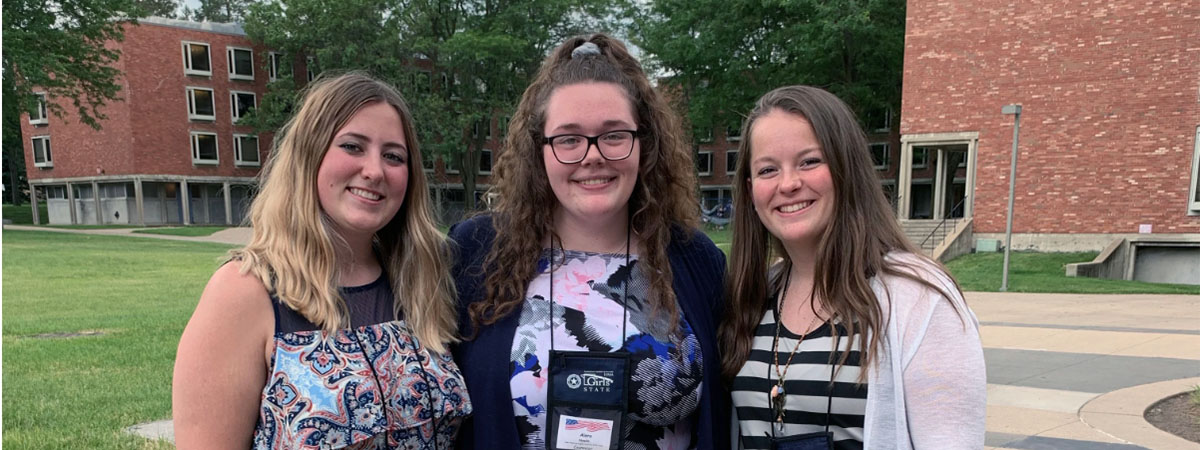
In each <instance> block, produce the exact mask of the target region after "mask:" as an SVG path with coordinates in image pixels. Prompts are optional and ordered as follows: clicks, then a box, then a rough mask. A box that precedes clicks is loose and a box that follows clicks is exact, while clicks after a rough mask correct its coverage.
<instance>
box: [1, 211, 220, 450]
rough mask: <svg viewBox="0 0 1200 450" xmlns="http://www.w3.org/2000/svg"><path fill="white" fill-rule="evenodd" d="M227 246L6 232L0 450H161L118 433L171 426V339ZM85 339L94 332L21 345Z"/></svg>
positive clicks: (157, 444) (154, 443)
mask: <svg viewBox="0 0 1200 450" xmlns="http://www.w3.org/2000/svg"><path fill="white" fill-rule="evenodd" d="M228 248H229V247H227V246H223V245H219V244H208V243H193V242H181V241H165V240H158V239H131V238H128V237H119V236H96V235H78V234H62V233H51V232H40V231H17V230H9V231H6V232H5V233H4V244H3V254H4V268H3V278H4V309H5V311H4V324H3V345H4V353H3V363H4V384H3V398H4V409H5V413H6V414H5V420H4V423H3V427H4V429H3V447H4V448H7V449H33V448H88V449H127V448H172V447H171V446H170V445H169V444H166V443H163V442H158V441H148V440H145V439H142V438H139V437H135V436H131V435H127V434H125V433H124V432H123V431H122V430H123V429H124V428H125V427H128V426H130V425H134V424H137V423H142V422H148V421H153V420H161V419H165V418H169V417H170V415H171V369H172V366H173V364H174V359H175V348H176V345H177V344H178V342H179V336H180V333H182V331H183V327H184V325H185V324H186V323H187V320H188V318H189V317H190V315H191V312H192V310H193V309H194V308H195V305H196V301H197V299H198V298H199V296H200V292H201V291H202V290H203V288H204V284H205V282H206V280H208V277H209V276H210V275H211V274H212V272H213V270H215V269H216V267H217V265H218V261H219V257H220V256H221V255H223V254H224V253H225V251H226V250H227V249H228ZM87 330H99V331H103V332H104V333H105V334H103V335H99V336H85V337H75V338H35V337H32V336H34V335H38V334H45V333H70V332H78V331H87Z"/></svg>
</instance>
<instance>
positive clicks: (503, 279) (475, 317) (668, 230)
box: [469, 34, 699, 328]
mask: <svg viewBox="0 0 1200 450" xmlns="http://www.w3.org/2000/svg"><path fill="white" fill-rule="evenodd" d="M588 42H591V43H593V44H595V45H596V46H597V47H599V49H600V53H599V54H593V55H580V56H576V57H572V56H571V54H572V52H573V51H574V50H575V48H576V47H579V46H580V45H583V44H585V43H588ZM588 82H603V83H614V84H616V85H618V86H620V87H621V88H622V90H623V91H624V92H625V94H626V95H627V97H628V98H629V101H630V103H631V104H632V105H633V109H634V115H635V118H634V120H635V121H636V122H637V128H638V130H639V135H638V139H639V140H640V142H641V159H640V161H639V163H638V164H639V167H638V180H637V183H636V185H635V186H634V189H633V193H632V194H631V195H630V197H629V207H630V208H629V210H630V214H631V217H630V219H629V220H630V223H631V225H632V227H631V231H632V233H634V235H635V236H637V237H638V239H640V240H641V241H642V249H641V260H642V261H643V262H644V263H643V264H639V266H641V270H642V273H643V274H644V275H645V276H646V277H647V279H648V280H650V292H651V293H650V298H649V303H650V305H651V312H652V314H667V315H666V316H665V317H673V316H674V315H676V314H678V309H677V306H676V300H675V291H674V289H673V288H672V286H671V280H672V275H671V265H670V263H669V262H668V260H667V254H666V249H667V245H668V244H669V243H670V240H671V239H672V227H681V228H683V229H693V228H695V227H696V226H697V225H698V221H699V212H698V210H697V206H696V205H697V200H696V175H695V172H694V170H693V167H694V163H693V161H692V155H691V152H690V151H689V149H688V146H687V143H686V141H685V140H684V137H683V136H684V134H683V132H682V128H681V126H680V121H679V118H678V116H677V115H676V114H675V111H674V110H672V109H671V106H670V104H669V103H668V102H667V100H666V99H665V98H664V97H663V96H662V95H660V94H659V93H658V92H656V91H655V89H654V87H653V86H651V85H650V80H649V79H648V78H647V77H646V73H645V72H644V71H643V70H642V66H641V64H640V63H638V61H637V60H636V59H634V58H633V56H631V55H630V54H629V52H628V50H626V49H625V45H624V44H622V43H621V42H620V41H619V40H617V39H614V38H612V37H609V36H607V35H604V34H594V35H592V36H589V37H582V36H579V37H574V38H571V39H568V40H567V41H566V42H564V43H563V44H562V45H560V46H558V48H556V49H554V51H553V52H551V53H550V56H549V57H547V58H546V61H545V62H543V63H542V66H541V68H540V69H539V70H538V73H537V75H536V77H535V78H534V80H533V83H531V84H530V85H529V87H528V88H527V89H525V93H524V95H522V96H521V102H520V104H518V105H517V111H516V114H513V117H512V120H511V121H510V122H509V126H508V134H507V136H505V138H504V147H503V151H502V152H500V154H499V156H498V158H497V161H496V166H495V168H494V169H493V173H492V177H493V178H492V180H493V184H492V188H491V189H490V193H491V194H497V195H495V198H496V199H497V201H496V202H495V203H494V204H493V205H492V221H493V224H494V226H495V228H496V239H495V241H494V243H493V244H492V248H491V249H490V251H489V252H488V255H487V258H486V259H485V261H484V267H485V268H486V271H487V276H486V278H485V281H484V285H485V286H486V297H485V298H484V301H482V302H478V303H475V304H472V305H471V307H470V310H469V313H470V317H471V323H472V326H473V328H478V327H479V326H482V325H491V324H493V323H495V322H496V321H498V320H500V319H501V318H503V317H505V316H507V315H508V314H511V313H512V312H513V311H514V310H515V309H517V308H518V306H519V305H520V304H521V303H522V302H523V301H524V298H525V291H526V289H527V288H528V286H529V283H530V282H531V281H532V280H533V278H534V277H535V276H536V275H537V274H536V273H535V269H536V264H535V261H537V258H538V257H539V255H540V254H541V252H542V243H543V242H546V240H547V238H548V237H551V236H554V230H553V217H554V212H555V210H556V209H557V208H559V203H558V199H557V198H556V197H555V195H554V192H553V191H552V190H551V188H550V182H549V179H548V178H547V177H546V166H545V162H544V161H543V159H542V142H543V139H544V136H543V135H542V133H543V131H542V129H543V127H544V126H545V123H546V117H545V114H546V103H547V101H548V100H549V98H550V95H551V94H552V93H553V92H554V90H555V89H556V88H558V87H559V86H565V85H571V84H576V83H588Z"/></svg>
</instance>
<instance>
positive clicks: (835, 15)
mask: <svg viewBox="0 0 1200 450" xmlns="http://www.w3.org/2000/svg"><path fill="white" fill-rule="evenodd" d="M904 7H905V2H904V1H903V0H830V1H825V0H653V1H651V2H650V3H649V4H647V5H645V6H643V7H642V8H641V9H640V10H639V11H638V13H637V14H635V15H636V17H637V20H636V22H635V24H636V25H635V33H634V35H635V42H636V43H637V44H638V45H639V46H640V47H641V48H643V49H644V50H646V51H647V52H649V53H650V54H651V55H652V58H653V65H654V66H655V67H656V68H658V69H659V70H660V71H661V72H662V73H663V74H664V75H666V76H668V77H670V81H669V83H671V84H673V85H675V86H676V87H677V88H678V89H679V91H678V92H679V93H680V94H681V95H680V96H679V97H678V98H677V100H679V101H680V102H681V107H682V108H684V109H685V110H686V111H687V116H688V118H689V119H690V121H691V122H692V124H693V126H695V127H697V128H706V127H716V128H718V129H723V127H725V126H736V125H737V124H740V122H741V115H743V114H745V112H747V111H748V110H749V109H750V108H751V107H752V106H753V102H754V100H755V99H756V98H758V97H759V96H761V95H762V94H764V93H766V92H767V91H769V90H771V89H773V88H776V87H779V86H785V85H791V84H808V85H815V86H820V87H823V88H826V89H828V90H829V91H831V92H833V93H834V94H836V95H838V96H839V97H841V98H842V99H843V100H845V101H846V102H847V103H849V104H850V105H851V107H853V108H854V109H855V111H856V112H857V113H858V114H859V116H860V117H863V116H864V115H865V114H869V113H872V112H876V111H881V110H886V109H888V108H891V109H896V108H898V107H899V105H900V86H901V74H902V65H903V56H904V21H905V14H904Z"/></svg>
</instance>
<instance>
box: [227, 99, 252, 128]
mask: <svg viewBox="0 0 1200 450" xmlns="http://www.w3.org/2000/svg"><path fill="white" fill-rule="evenodd" d="M255 100H256V98H255V96H254V93H253V92H241V91H229V101H230V106H231V109H232V110H233V123H237V122H238V121H239V120H241V119H242V117H245V116H246V113H247V112H250V110H251V109H254V108H255V107H257V106H258V103H256V101H255Z"/></svg>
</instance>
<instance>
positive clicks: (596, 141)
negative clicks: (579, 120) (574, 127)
mask: <svg viewBox="0 0 1200 450" xmlns="http://www.w3.org/2000/svg"><path fill="white" fill-rule="evenodd" d="M620 132H625V133H629V135H630V136H631V137H632V138H633V140H631V141H630V142H629V150H627V151H626V152H625V156H622V157H620V158H609V157H608V155H605V154H604V150H601V149H600V138H601V137H603V136H607V135H609V134H612V133H620ZM563 136H576V137H581V138H583V139H584V140H586V141H587V147H584V149H583V155H581V156H580V157H579V159H577V160H574V161H563V159H562V158H561V157H559V156H558V150H556V149H555V148H554V140H555V139H558V138H560V137H563ZM639 138H641V135H640V134H639V133H638V130H609V131H605V132H604V133H601V134H598V135H595V136H587V135H582V134H578V133H563V134H556V135H554V136H545V137H542V144H543V145H549V146H550V153H553V154H554V159H556V160H558V162H559V163H562V164H579V163H581V162H583V160H585V159H587V155H588V152H590V151H592V146H593V145H594V146H596V151H597V152H600V157H601V158H604V159H605V160H607V161H622V160H625V159H629V157H630V156H632V155H633V146H634V145H635V144H636V143H637V142H635V141H636V140H637V139H639Z"/></svg>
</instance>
